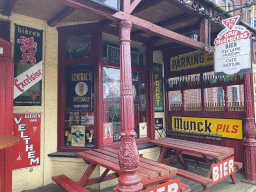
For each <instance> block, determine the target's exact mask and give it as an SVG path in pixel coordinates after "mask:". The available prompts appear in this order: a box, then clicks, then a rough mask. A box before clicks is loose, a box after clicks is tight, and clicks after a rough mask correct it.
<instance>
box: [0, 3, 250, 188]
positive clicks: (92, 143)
mask: <svg viewBox="0 0 256 192" xmlns="http://www.w3.org/2000/svg"><path fill="white" fill-rule="evenodd" d="M161 2H162V1H161ZM66 3H67V1H66ZM169 3H170V2H168V6H169ZM156 4H157V3H156ZM68 5H69V6H71V5H70V4H68V3H67V4H64V5H63V4H61V6H62V7H65V6H68ZM90 5H91V8H94V4H90ZM152 5H153V4H152ZM164 5H167V3H166V2H164V3H163V4H162V5H161V6H160V8H161V7H162V6H164ZM15 6H17V7H16V8H15ZM15 6H14V10H13V12H12V13H11V15H10V16H4V15H1V17H0V18H1V19H2V20H4V21H5V22H7V23H8V22H9V25H10V31H9V36H10V39H9V40H10V42H11V43H12V44H13V54H14V52H15V44H16V39H15V38H16V37H15V30H18V28H17V26H19V27H20V31H21V33H24V35H27V34H26V33H27V32H26V30H28V29H29V28H32V29H37V30H42V36H43V37H42V55H41V56H42V71H43V72H42V80H41V92H40V93H39V95H40V97H41V101H40V102H41V103H40V104H38V105H35V104H34V105H30V106H29V105H27V106H24V105H23V106H22V105H21V106H18V105H17V104H14V109H13V113H14V114H40V117H41V124H40V128H41V130H40V150H39V151H36V152H35V153H36V154H38V153H39V154H40V163H39V164H38V165H36V166H29V167H26V168H22V169H16V170H13V174H12V190H13V191H22V190H25V189H33V188H36V187H40V186H42V185H47V184H49V183H52V179H51V177H52V176H54V175H60V174H65V175H67V176H68V177H70V178H72V179H73V180H78V178H80V177H81V174H82V173H83V172H84V170H85V169H86V168H87V167H86V166H87V165H85V164H84V161H83V160H81V159H78V158H74V153H75V152H77V151H83V150H90V149H91V148H102V147H104V146H111V147H114V148H119V146H120V140H121V138H120V133H121V114H122V112H121V104H120V103H121V102H120V100H121V97H120V89H119V87H120V84H121V80H122V76H121V75H120V70H121V69H120V68H121V67H120V49H121V48H120V47H119V40H120V39H119V35H120V33H119V27H118V25H110V23H111V22H110V21H109V20H107V21H105V20H104V21H105V22H103V21H97V22H91V23H86V22H83V24H81V23H79V19H78V20H76V19H74V18H73V19H74V20H76V21H72V22H69V21H71V20H72V17H74V15H73V16H72V11H71V10H73V9H74V7H76V6H77V5H75V6H74V7H73V9H71V8H70V10H69V11H70V14H71V16H72V17H71V18H69V19H67V20H66V21H65V19H64V20H63V21H60V22H59V23H57V26H54V27H52V26H49V25H52V23H51V22H49V21H52V20H50V16H46V15H44V17H42V18H41V19H39V18H38V17H33V16H25V15H26V14H25V13H23V14H22V12H18V11H17V10H18V9H19V7H18V6H21V5H20V2H18V3H17V4H16V5H15ZM55 6H56V7H57V5H55ZM58 6H59V5H58ZM145 6H146V4H145ZM184 6H185V7H183V8H184V10H187V9H188V8H187V7H186V6H187V5H184ZM89 7H90V6H89ZM58 8H60V7H58ZM15 9H16V11H15ZM52 9H53V8H52ZM140 9H142V8H141V7H140ZM99 10H102V8H101V7H100V8H99ZM184 10H183V11H184ZM40 11H42V10H40ZM40 11H39V12H40ZM51 11H52V10H49V12H51ZM15 12H18V13H15ZM138 12H139V11H138ZM74 13H75V12H74ZM76 14H78V15H79V14H83V15H81V17H87V16H88V15H93V14H92V13H85V12H84V11H81V10H79V11H78V13H76ZM197 14H198V13H197ZM32 15H33V14H32ZM96 15H97V14H96ZM145 15H147V13H145ZM92 17H93V16H92ZM95 17H96V16H95ZM183 17H184V18H187V16H186V14H183ZM93 19H95V20H97V18H93ZM93 19H92V20H93ZM176 19H177V20H178V21H179V18H176ZM84 20H86V19H84ZM84 20H83V21H84ZM88 20H90V19H88ZM47 21H48V22H47ZM54 22H56V21H53V23H54ZM179 22H182V20H180V21H179ZM179 22H178V23H179ZM106 23H107V24H106ZM135 23H136V22H135ZM200 23H201V24H200V26H201V27H199V29H200V31H201V36H200V41H201V42H190V41H188V42H186V43H187V44H186V45H187V46H189V45H190V46H191V47H192V48H187V47H185V48H184V47H183V48H178V47H176V48H175V51H173V50H168V49H167V50H165V51H162V50H163V49H161V48H160V46H163V45H161V44H160V43H159V46H156V44H157V43H156V44H154V46H153V43H152V39H153V40H154V38H155V39H156V40H157V37H154V36H153V37H151V38H150V37H148V36H145V35H142V34H143V33H142V32H141V31H139V30H138V29H137V31H136V30H134V31H133V32H132V33H133V35H132V38H131V74H132V78H131V80H132V97H133V112H134V117H133V118H134V120H133V121H134V130H135V132H136V135H135V139H136V143H137V145H141V144H146V143H147V142H148V140H152V139H157V138H160V137H164V136H165V131H164V129H167V130H168V129H169V130H171V123H172V117H173V116H181V114H179V113H177V114H174V115H172V114H170V113H171V112H170V111H171V110H169V109H170V106H171V103H169V99H167V100H168V102H167V100H166V102H165V99H166V98H169V96H167V94H168V92H169V91H170V90H171V89H173V88H171V89H170V87H169V84H168V82H170V79H169V78H172V77H177V74H176V75H173V76H170V75H169V71H170V69H169V66H170V59H171V57H174V56H178V55H181V54H183V53H187V52H192V51H195V50H197V49H199V48H200V46H201V49H202V47H204V48H205V49H208V50H209V48H208V47H207V45H205V44H204V43H206V42H207V37H206V36H207V35H206V34H207V32H205V33H203V32H202V31H203V29H204V30H206V29H205V28H204V27H207V25H206V19H205V20H204V19H201V20H200ZM203 23H204V26H203ZM70 24H72V25H70ZM135 26H136V24H135ZM143 27H144V28H145V26H143ZM7 29H8V27H6V30H7ZM219 29H220V27H218V26H217V27H216V26H215V31H218V30H219ZM23 30H24V31H23ZM183 30H186V29H183ZM7 31H8V30H7ZM22 31H23V32H22ZM206 31H207V30H206ZM28 33H29V30H28ZM136 33H137V34H136ZM153 33H155V31H153ZM159 33H161V31H159ZM31 34H32V35H33V32H32V33H31ZM161 35H162V36H168V35H165V34H164V32H162V34H161ZM174 39H175V35H174ZM177 39H178V38H177ZM187 39H188V38H185V39H184V40H179V41H186V40H187ZM160 41H164V40H160ZM167 42H168V41H167ZM165 46H166V45H165ZM169 46H175V42H171V43H169ZM204 48H203V49H204ZM179 49H180V50H179ZM25 65H26V64H25ZM203 69H204V68H203ZM159 70H160V71H162V75H163V74H164V77H165V79H160V80H159V81H158V79H157V78H156V77H157V76H158V74H160V75H161V73H159ZM209 71H211V70H208V69H207V70H205V71H204V72H209ZM174 73H175V72H174ZM193 74H194V73H193ZM182 75H183V76H184V75H189V74H182ZM168 80H169V81H168ZM161 83H163V86H161ZM163 88H164V89H165V90H166V92H165V91H164V90H163ZM244 89H245V88H244ZM173 90H174V89H173ZM177 90H178V89H177V88H175V91H177ZM242 92H243V91H242ZM158 93H159V94H158ZM200 93H202V91H200ZM33 94H35V92H33ZM169 94H170V93H169ZM39 95H38V96H39ZM176 95H177V94H176ZM176 97H177V98H178V97H180V96H174V97H172V98H174V100H175V98H176ZM182 97H184V96H181V97H180V98H181V99H182V100H183V101H184V98H182ZM197 98H198V97H197ZM193 102H194V101H191V103H193ZM239 102H242V101H239ZM165 103H166V104H165ZM244 103H245V101H244ZM157 105H159V106H157ZM239 106H240V105H239ZM239 106H238V107H239ZM244 107H245V104H244ZM190 108H191V109H192V110H191V111H195V110H194V108H196V107H194V106H193V105H191V107H190ZM209 108H210V107H209ZM219 108H220V107H219ZM181 111H182V110H181ZM240 113H241V114H240ZM191 114H192V115H191ZM193 114H194V113H188V114H187V115H184V114H183V116H190V117H191V116H192V117H194V116H195V115H193ZM236 114H237V116H236V117H235V118H236V119H243V118H244V117H245V116H244V112H241V111H239V113H238V112H237V113H236ZM199 116H200V117H204V115H199ZM196 117H198V115H196ZM207 117H211V116H209V115H208V116H207ZM155 118H156V119H158V120H159V121H160V123H159V122H158V120H157V122H155ZM222 118H223V117H222ZM226 118H230V116H227V117H226ZM187 121H188V120H187ZM161 122H162V123H161ZM14 124H15V123H14ZM158 124H160V125H161V128H164V129H161V128H160V129H157V130H155V126H156V125H158ZM145 129H146V130H145ZM25 133H26V132H25ZM20 142H24V141H23V140H20ZM237 142H238V144H237ZM234 144H235V146H237V147H236V148H239V153H237V158H238V159H237V160H238V161H243V159H241V158H240V157H242V156H243V153H244V151H243V149H242V147H243V140H242V139H240V140H239V141H237V140H236V141H234V142H233V143H231V145H234ZM159 151H160V150H159V148H157V147H153V148H147V149H142V150H140V151H139V153H141V154H143V155H144V157H148V158H150V159H154V160H156V159H157V156H158V154H159ZM56 152H57V153H56ZM14 154H15V153H14ZM49 154H51V155H49ZM18 157H19V156H17V157H13V158H14V160H17V158H18ZM16 162H17V161H16ZM102 172H103V170H102V169H100V168H98V169H97V172H95V173H94V175H95V176H98V175H99V174H100V173H102ZM115 182H116V184H117V181H115ZM110 185H113V182H105V183H101V184H98V185H95V186H94V187H95V188H96V189H102V188H105V187H108V186H110Z"/></svg>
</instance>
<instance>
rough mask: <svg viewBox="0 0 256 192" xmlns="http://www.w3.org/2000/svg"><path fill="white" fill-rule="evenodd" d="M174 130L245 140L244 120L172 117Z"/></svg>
mask: <svg viewBox="0 0 256 192" xmlns="http://www.w3.org/2000/svg"><path fill="white" fill-rule="evenodd" d="M172 130H173V131H181V132H188V133H201V134H212V135H221V136H222V137H226V138H232V139H243V129H242V120H238V119H215V118H199V117H179V116H172Z"/></svg>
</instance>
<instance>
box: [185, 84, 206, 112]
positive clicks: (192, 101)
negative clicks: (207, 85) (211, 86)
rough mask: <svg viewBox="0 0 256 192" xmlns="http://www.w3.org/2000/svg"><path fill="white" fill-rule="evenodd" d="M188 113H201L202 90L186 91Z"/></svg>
mask: <svg viewBox="0 0 256 192" xmlns="http://www.w3.org/2000/svg"><path fill="white" fill-rule="evenodd" d="M184 99H185V106H186V111H201V110H202V107H201V89H188V90H185V91H184Z"/></svg>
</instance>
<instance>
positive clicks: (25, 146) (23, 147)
mask: <svg viewBox="0 0 256 192" xmlns="http://www.w3.org/2000/svg"><path fill="white" fill-rule="evenodd" d="M13 117H14V118H13V125H14V127H13V132H14V136H16V137H18V138H19V141H20V142H19V143H18V144H17V145H15V146H14V147H13V149H14V155H13V169H21V168H26V167H33V166H37V165H40V136H41V134H40V131H41V113H21V114H13Z"/></svg>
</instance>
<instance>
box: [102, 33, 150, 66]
mask: <svg viewBox="0 0 256 192" xmlns="http://www.w3.org/2000/svg"><path fill="white" fill-rule="evenodd" d="M102 41H103V61H107V62H112V63H120V47H119V37H118V36H115V35H111V34H108V33H102ZM131 64H132V66H145V65H146V46H145V45H144V44H143V43H139V42H136V41H131Z"/></svg>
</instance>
